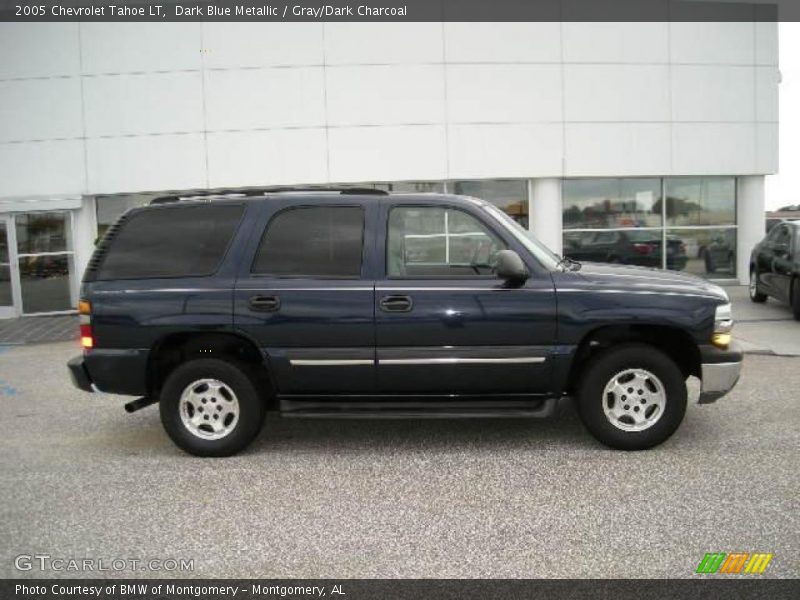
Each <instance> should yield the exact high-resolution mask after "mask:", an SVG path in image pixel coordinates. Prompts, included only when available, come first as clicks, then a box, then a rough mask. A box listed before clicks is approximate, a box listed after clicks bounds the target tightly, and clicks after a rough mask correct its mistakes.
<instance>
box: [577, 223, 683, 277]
mask: <svg viewBox="0 0 800 600" xmlns="http://www.w3.org/2000/svg"><path fill="white" fill-rule="evenodd" d="M666 241H667V265H668V266H669V268H671V269H675V270H682V269H683V268H684V267H685V266H686V261H687V257H686V248H685V246H684V245H683V244H682V242H681V240H680V239H678V238H676V237H674V236H671V235H667V240H666ZM663 247H664V246H663V240H662V230H660V229H652V230H651V229H627V230H620V231H566V232H564V255H565V256H567V257H569V258H572V259H575V260H578V261H588V262H603V263H615V264H622V265H636V266H640V267H656V268H661V266H662V265H663V260H664V259H663Z"/></svg>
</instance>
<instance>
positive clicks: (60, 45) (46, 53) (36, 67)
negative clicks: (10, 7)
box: [0, 23, 81, 79]
mask: <svg viewBox="0 0 800 600" xmlns="http://www.w3.org/2000/svg"><path fill="white" fill-rule="evenodd" d="M79 36H80V33H79V28H78V24H77V23H0V57H2V60H0V79H13V78H19V77H58V76H66V75H78V74H79V73H80V68H81V57H80V43H79V40H80V37H79Z"/></svg>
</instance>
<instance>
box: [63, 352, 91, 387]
mask: <svg viewBox="0 0 800 600" xmlns="http://www.w3.org/2000/svg"><path fill="white" fill-rule="evenodd" d="M67 368H68V369H69V377H70V379H72V385H74V386H75V387H76V388H78V389H79V390H83V391H84V392H94V391H95V390H96V388H95V386H94V384H93V383H92V378H91V377H89V371H87V370H86V365H85V364H84V362H83V356H76V357H75V358H73V359H71V360H70V361H69V362H68V363H67Z"/></svg>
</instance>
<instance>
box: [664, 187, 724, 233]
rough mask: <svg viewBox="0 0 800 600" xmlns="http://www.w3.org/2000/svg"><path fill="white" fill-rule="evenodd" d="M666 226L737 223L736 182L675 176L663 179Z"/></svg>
mask: <svg viewBox="0 0 800 600" xmlns="http://www.w3.org/2000/svg"><path fill="white" fill-rule="evenodd" d="M664 188H665V190H666V191H665V193H666V196H667V225H668V226H685V225H734V224H736V179H735V178H733V177H676V178H670V179H666V180H664Z"/></svg>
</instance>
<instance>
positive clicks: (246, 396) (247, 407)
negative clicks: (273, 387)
mask: <svg viewBox="0 0 800 600" xmlns="http://www.w3.org/2000/svg"><path fill="white" fill-rule="evenodd" d="M255 382H256V377H255V376H254V374H253V373H252V370H251V369H250V367H249V366H248V365H245V364H243V363H238V362H233V361H231V362H229V361H225V360H219V359H216V358H204V359H198V360H191V361H189V362H186V363H183V364H182V365H180V366H179V367H177V368H176V369H175V370H174V371H173V372H172V373H171V374H170V375H169V377H168V378H167V380H166V382H165V383H164V386H163V388H162V390H161V398H160V403H159V406H160V413H161V423H162V424H163V425H164V429H165V430H166V432H167V434H168V435H169V437H170V438H171V439H172V441H173V442H175V444H176V445H177V446H178V447H179V448H181V449H182V450H184V451H186V452H188V453H189V454H193V455H195V456H230V455H232V454H236V453H237V452H239V451H240V450H242V449H243V448H245V447H246V446H247V445H248V444H250V442H252V441H253V439H254V438H255V437H256V435H258V432H259V431H260V430H261V425H262V424H263V422H264V414H265V412H266V407H265V402H264V400H263V399H262V398H261V396H260V394H259V390H258V387H257V386H256V383H255Z"/></svg>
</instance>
